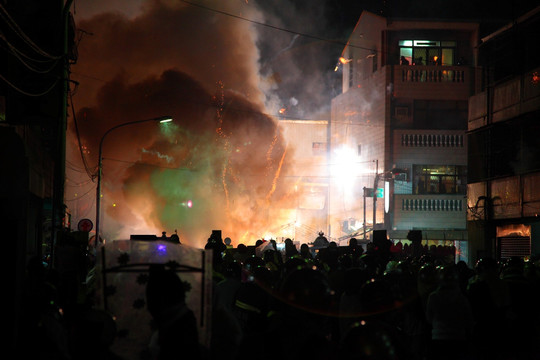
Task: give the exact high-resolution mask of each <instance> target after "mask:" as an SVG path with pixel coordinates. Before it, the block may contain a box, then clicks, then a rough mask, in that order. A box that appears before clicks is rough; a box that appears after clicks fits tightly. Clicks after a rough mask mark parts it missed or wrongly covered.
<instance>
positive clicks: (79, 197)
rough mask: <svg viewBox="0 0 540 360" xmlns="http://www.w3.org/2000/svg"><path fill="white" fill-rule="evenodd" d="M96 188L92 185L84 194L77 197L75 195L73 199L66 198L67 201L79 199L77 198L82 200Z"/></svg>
mask: <svg viewBox="0 0 540 360" xmlns="http://www.w3.org/2000/svg"><path fill="white" fill-rule="evenodd" d="M93 190H95V188H94V187H91V188H90V189H88V190H87V191H86V192H85V193H84V194H82V195H81V196H77V197H74V198H73V199H66V200H65V201H77V200H80V199H82V198H83V197H85V196H86V195H88V194H90V192H91V191H93Z"/></svg>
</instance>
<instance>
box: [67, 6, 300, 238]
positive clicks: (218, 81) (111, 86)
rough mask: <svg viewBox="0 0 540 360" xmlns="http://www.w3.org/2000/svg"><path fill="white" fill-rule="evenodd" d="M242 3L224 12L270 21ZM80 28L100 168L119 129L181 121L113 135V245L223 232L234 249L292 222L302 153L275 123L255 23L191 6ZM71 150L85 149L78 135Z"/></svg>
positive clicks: (80, 70) (107, 197)
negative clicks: (293, 174) (136, 238)
mask: <svg viewBox="0 0 540 360" xmlns="http://www.w3.org/2000/svg"><path fill="white" fill-rule="evenodd" d="M227 4H229V2H227ZM231 4H233V5H227V7H226V8H222V9H223V11H225V10H226V11H227V12H230V13H236V14H242V15H243V16H246V17H249V18H250V19H260V18H261V15H260V13H259V12H258V11H257V9H256V8H255V7H254V6H251V5H250V4H249V3H246V2H236V3H231ZM220 5H221V4H220ZM221 6H225V5H224V4H223V5H221ZM77 26H78V28H79V29H83V30H84V31H85V32H86V33H88V34H92V35H84V36H83V37H82V38H81V41H80V43H79V47H78V53H79V59H78V62H77V64H76V65H74V66H73V67H72V71H73V73H72V79H74V80H76V81H78V82H79V83H80V85H79V87H78V88H77V92H76V94H75V96H74V97H73V101H74V103H75V105H76V107H77V108H78V111H77V112H76V116H75V117H76V120H77V125H78V129H79V134H80V137H81V143H82V144H83V146H85V147H87V148H88V149H89V154H88V155H89V158H88V162H89V163H90V164H96V163H97V153H98V144H99V142H100V139H101V138H102V136H103V135H104V134H105V132H106V131H107V130H108V129H110V128H111V127H113V126H116V125H118V124H122V123H126V122H130V121H137V120H142V119H149V118H153V117H157V116H161V115H171V116H172V117H173V118H174V123H169V124H162V125H159V124H157V123H155V122H144V123H139V124H133V125H128V126H126V127H122V128H119V129H117V130H115V131H113V132H111V133H110V134H109V135H107V137H106V140H105V141H104V143H103V159H104V160H103V191H102V194H103V198H102V209H101V213H102V214H103V219H102V231H103V234H104V236H105V238H108V239H114V238H126V237H127V236H129V234H134V233H156V234H160V233H161V231H167V232H168V233H169V234H170V233H171V232H173V231H174V230H178V234H179V235H180V238H181V241H183V242H185V243H189V244H192V245H194V246H203V245H204V243H205V242H206V239H207V238H208V236H209V235H210V233H211V231H212V230H213V229H221V230H222V231H223V236H224V237H225V236H229V237H231V238H232V239H233V243H240V242H242V243H245V244H250V243H253V242H254V241H255V240H256V239H257V238H261V237H262V236H264V235H265V233H266V232H269V231H272V230H273V229H276V228H278V227H279V226H280V224H283V223H284V222H286V221H288V219H287V210H290V209H291V208H292V207H293V205H291V204H294V203H295V202H294V196H295V195H294V192H292V191H291V190H290V189H292V188H293V186H291V184H287V183H286V182H285V181H284V180H283V179H285V178H286V177H285V176H283V174H286V173H287V169H288V168H289V166H290V165H289V164H290V159H291V158H292V156H293V152H294V150H293V149H292V148H288V147H287V146H286V144H285V142H284V140H283V137H282V136H281V134H280V131H279V127H278V126H277V123H276V121H275V120H274V119H273V118H272V117H271V116H269V115H267V111H268V110H267V109H266V108H265V103H266V102H267V101H268V98H267V97H266V95H265V93H264V91H263V90H264V85H261V79H260V77H259V73H260V71H259V70H260V69H259V51H258V49H257V46H256V43H257V38H256V32H255V31H254V30H253V24H252V23H250V22H247V21H241V20H240V19H237V18H235V17H231V16H225V15H223V14H221V13H219V12H211V11H209V10H207V9H205V8H200V7H196V6H191V5H188V4H185V3H183V2H177V1H174V2H173V1H170V2H169V1H147V2H145V3H144V6H143V8H142V10H141V12H140V13H139V14H138V15H136V16H134V17H129V18H128V17H127V16H126V15H123V14H119V13H103V14H98V15H95V16H93V17H91V18H89V19H86V20H82V21H79V22H78V23H77ZM72 125H73V124H72ZM70 144H71V145H72V148H76V147H77V146H78V143H77V142H76V139H75V137H73V138H72V139H71V142H70ZM73 153H76V151H73ZM72 156H73V155H72Z"/></svg>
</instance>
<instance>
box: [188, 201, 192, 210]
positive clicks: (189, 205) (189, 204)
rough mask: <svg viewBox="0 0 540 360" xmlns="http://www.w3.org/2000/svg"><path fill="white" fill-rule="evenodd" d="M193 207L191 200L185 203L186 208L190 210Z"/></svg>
mask: <svg viewBox="0 0 540 360" xmlns="http://www.w3.org/2000/svg"><path fill="white" fill-rule="evenodd" d="M192 206H193V202H192V201H191V200H188V201H187V207H188V208H191V207H192Z"/></svg>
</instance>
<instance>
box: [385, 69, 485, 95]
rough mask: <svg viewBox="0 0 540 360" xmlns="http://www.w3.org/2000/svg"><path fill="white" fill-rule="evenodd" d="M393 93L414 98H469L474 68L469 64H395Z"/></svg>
mask: <svg viewBox="0 0 540 360" xmlns="http://www.w3.org/2000/svg"><path fill="white" fill-rule="evenodd" d="M393 71H394V74H393V87H394V92H393V95H394V96H395V97H406V98H413V99H415V98H416V99H425V100H430V99H434V100H436V99H444V100H468V98H469V96H470V95H471V90H472V85H473V80H474V76H473V75H474V72H473V69H472V68H470V67H467V66H442V65H440V66H437V65H394V67H393Z"/></svg>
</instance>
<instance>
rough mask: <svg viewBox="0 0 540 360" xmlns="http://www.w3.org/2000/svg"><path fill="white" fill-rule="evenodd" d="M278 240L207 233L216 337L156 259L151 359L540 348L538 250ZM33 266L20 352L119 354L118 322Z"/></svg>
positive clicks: (413, 355)
mask: <svg viewBox="0 0 540 360" xmlns="http://www.w3.org/2000/svg"><path fill="white" fill-rule="evenodd" d="M273 245H274V246H265V247H264V251H258V252H257V251H254V250H256V248H254V247H251V249H250V248H248V247H245V246H243V245H241V244H240V245H238V247H236V248H232V247H227V246H226V245H225V244H223V242H222V241H215V239H214V240H212V241H210V239H209V243H208V244H207V246H206V248H207V249H212V251H213V255H214V256H213V270H214V278H213V299H212V332H211V342H210V345H209V346H208V347H206V346H201V345H200V344H199V336H198V334H197V331H198V330H197V323H196V319H195V316H194V314H193V312H192V311H191V310H190V309H189V308H188V307H187V306H186V303H185V297H186V291H189V289H187V288H186V286H185V283H183V282H182V281H181V274H180V277H179V276H178V275H177V274H176V273H175V272H173V271H172V270H167V269H166V268H165V267H162V266H152V267H151V268H150V270H149V276H148V283H147V287H146V307H147V310H148V311H149V312H150V314H151V315H152V318H153V320H154V321H155V324H156V328H157V330H158V332H157V334H158V335H157V337H156V338H154V339H153V340H152V343H151V344H149V348H151V349H149V351H148V352H147V353H146V355H145V357H146V359H160V360H161V359H201V360H206V359H211V360H213V359H220V360H227V359H231V360H244V359H246V360H247V359H261V360H266V359H276V360H277V359H330V360H332V359H336V360H338V359H370V360H372V359H373V360H379V359H380V360H393V359H412V360H432V359H470V360H484V359H485V360H487V359H490V360H491V359H495V360H497V359H500V360H507V359H508V360H514V359H516V360H518V359H540V321H539V320H540V308H539V306H538V304H540V302H539V300H540V267H539V265H540V261H538V262H537V258H535V257H533V258H531V259H529V260H528V261H524V260H523V259H521V258H512V259H508V260H506V261H496V260H494V259H492V258H483V259H480V260H478V262H477V263H476V264H475V266H474V268H470V267H468V266H467V264H466V263H465V262H463V261H460V262H458V263H457V264H455V263H454V261H453V257H444V256H443V257H441V256H433V254H430V253H423V254H422V255H420V256H418V254H417V256H414V255H411V256H407V257H405V258H403V256H401V257H400V258H399V259H397V258H396V257H395V254H393V253H392V252H390V251H387V250H388V249H387V248H385V247H384V246H377V245H376V244H373V243H369V244H367V247H366V248H363V247H362V246H360V245H358V244H357V243H356V242H355V241H351V242H350V244H349V246H346V247H337V246H335V244H330V246H328V247H324V249H321V251H318V252H313V251H312V250H313V249H310V248H309V247H307V246H302V247H301V248H300V249H296V247H295V246H294V244H293V243H292V241H290V240H289V239H287V240H286V241H285V249H284V250H282V251H278V250H277V247H276V246H275V244H273ZM29 275H30V276H29V282H28V285H27V287H28V295H29V297H28V298H27V299H26V301H27V304H25V306H27V309H28V312H27V313H26V314H25V319H23V320H24V322H23V324H24V327H22V333H23V335H24V337H22V338H23V339H27V340H28V339H32V341H31V342H30V343H29V344H32V345H28V346H25V345H26V344H19V345H20V354H21V355H37V356H38V358H40V359H118V360H121V359H120V357H118V356H116V355H115V354H113V353H112V352H111V351H110V350H109V347H110V345H111V341H114V335H115V334H114V324H111V325H110V326H108V325H107V324H108V323H107V321H105V320H104V321H102V322H96V321H89V320H88V318H87V316H88V313H89V311H88V310H89V309H87V308H86V309H83V310H84V311H81V306H79V308H77V309H68V308H65V309H64V312H63V313H60V312H58V311H57V309H58V306H55V303H54V301H55V299H58V296H59V295H61V294H58V291H57V290H58V289H56V288H55V286H54V283H55V282H54V278H51V277H50V276H51V275H50V273H48V274H47V273H46V272H45V271H44V269H43V268H41V267H40V264H37V263H34V264H30V266H29ZM82 307H83V308H84V306H82ZM55 309H56V310H55ZM90 310H91V309H90ZM94 315H95V314H94ZM94 320H95V316H94ZM56 327H61V328H62V331H58V330H59V329H57V328H56ZM107 331H109V332H112V334H107ZM58 334H64V335H65V336H59V335H58ZM107 335H109V336H107ZM107 339H110V340H107ZM124 360H127V359H124Z"/></svg>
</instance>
